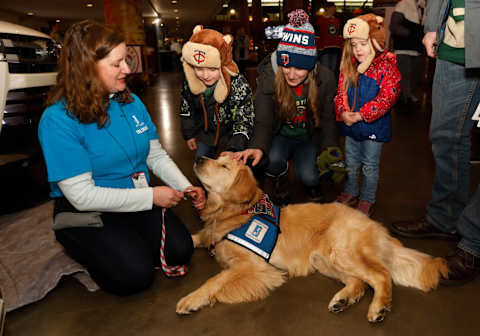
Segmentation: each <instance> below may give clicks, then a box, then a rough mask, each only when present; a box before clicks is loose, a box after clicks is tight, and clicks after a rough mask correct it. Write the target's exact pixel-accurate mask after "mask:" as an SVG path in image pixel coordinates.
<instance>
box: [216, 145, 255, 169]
mask: <svg viewBox="0 0 480 336" xmlns="http://www.w3.org/2000/svg"><path fill="white" fill-rule="evenodd" d="M222 154H223V153H222ZM232 154H233V159H234V160H237V161H242V162H243V164H247V161H248V159H252V166H253V167H255V166H256V165H257V164H258V163H259V162H260V160H261V159H262V157H263V152H262V150H261V149H258V148H249V149H245V150H243V151H241V152H235V153H232Z"/></svg>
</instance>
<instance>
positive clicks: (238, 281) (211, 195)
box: [177, 157, 447, 322]
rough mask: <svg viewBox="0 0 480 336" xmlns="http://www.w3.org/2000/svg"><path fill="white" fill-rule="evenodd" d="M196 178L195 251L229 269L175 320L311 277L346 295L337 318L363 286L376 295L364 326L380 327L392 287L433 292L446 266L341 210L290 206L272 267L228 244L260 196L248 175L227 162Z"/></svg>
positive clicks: (208, 166) (189, 299)
mask: <svg viewBox="0 0 480 336" xmlns="http://www.w3.org/2000/svg"><path fill="white" fill-rule="evenodd" d="M194 171H195V173H196V175H197V176H198V178H199V179H200V181H201V182H202V183H203V185H204V186H205V188H206V189H207V191H208V199H207V205H206V207H205V209H204V211H203V212H202V214H201V215H202V218H203V220H204V221H205V223H206V224H205V227H204V228H203V229H202V230H201V231H200V232H198V233H197V234H195V235H193V241H194V244H195V247H209V246H211V245H215V256H216V259H217V261H218V262H219V263H220V264H221V265H222V266H223V267H224V268H225V269H224V270H223V271H222V272H221V273H219V274H217V275H216V276H214V277H213V278H211V279H209V280H208V281H206V282H205V283H204V284H203V285H202V286H201V287H200V288H199V289H197V290H196V291H194V292H192V293H190V294H189V295H187V296H186V297H184V298H182V299H181V300H180V301H179V302H178V304H177V313H179V314H188V313H191V312H192V311H196V310H198V309H200V308H201V307H203V306H206V305H213V304H214V303H215V302H217V301H218V302H226V303H238V302H246V301H253V300H258V299H262V298H265V297H266V296H267V295H268V293H269V292H270V290H272V289H274V288H276V287H279V286H280V285H282V284H283V283H284V282H285V281H286V279H287V278H291V277H296V276H306V275H307V274H310V273H312V272H314V271H319V272H320V273H322V274H324V275H326V276H329V277H332V278H335V279H338V280H340V281H341V282H343V283H344V284H345V287H344V288H343V289H342V290H340V291H339V292H338V293H336V294H335V295H334V297H333V298H332V300H331V301H330V303H329V305H328V309H329V310H330V311H331V312H335V313H336V312H340V311H343V310H344V309H345V308H347V307H348V306H350V305H351V304H353V303H355V302H357V301H358V300H359V299H360V298H361V297H362V296H363V295H364V293H365V289H366V287H367V286H366V285H367V284H368V285H370V286H371V287H372V288H373V290H374V296H373V300H372V302H371V304H370V306H369V309H368V314H367V318H368V321H370V322H379V321H382V320H383V318H384V316H385V314H386V312H387V311H388V310H389V309H390V306H391V300H392V280H393V282H394V283H395V284H399V285H403V286H409V287H414V288H418V289H420V290H422V291H425V292H426V291H429V290H431V289H434V288H436V287H437V284H438V281H439V278H440V275H443V276H445V277H447V266H446V262H445V260H444V259H442V258H432V257H431V256H429V255H427V254H424V253H421V252H419V251H416V250H412V249H409V248H406V247H404V246H402V244H401V243H400V242H399V241H398V240H397V239H395V238H393V237H391V236H390V235H389V234H388V233H387V230H386V229H385V228H384V227H383V226H382V225H381V224H380V223H378V222H375V221H373V220H371V219H370V218H368V217H367V216H365V215H364V214H362V213H361V212H359V211H357V210H354V209H351V208H349V207H347V206H345V205H343V204H340V203H330V204H315V203H304V204H293V205H289V206H286V207H284V208H282V209H281V215H280V229H281V234H280V235H279V236H278V241H277V245H276V247H275V249H274V250H273V252H272V256H271V258H270V263H268V262H266V261H265V260H264V259H262V258H261V257H259V256H257V255H256V254H254V253H253V252H250V251H249V250H247V249H245V248H243V247H241V246H239V245H237V244H235V243H232V242H230V241H228V240H224V239H223V238H224V236H225V235H226V234H227V233H228V232H230V231H231V230H233V229H235V228H237V227H239V226H241V225H243V224H245V223H246V222H247V221H248V219H249V218H250V216H252V215H245V214H242V213H243V212H244V211H245V210H247V209H249V208H250V207H252V206H253V205H254V204H255V203H256V202H257V201H258V200H259V199H260V197H261V196H262V193H263V192H262V190H260V189H259V188H258V186H257V183H256V181H255V178H254V177H253V174H252V172H251V171H250V169H249V168H248V167H247V166H245V165H243V164H241V163H238V162H235V161H233V160H230V159H229V158H227V157H220V158H219V159H217V160H212V159H206V158H202V159H200V160H197V162H196V163H195V166H194Z"/></svg>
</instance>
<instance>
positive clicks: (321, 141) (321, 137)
mask: <svg viewBox="0 0 480 336" xmlns="http://www.w3.org/2000/svg"><path fill="white" fill-rule="evenodd" d="M276 59H277V58H276V55H275V52H273V53H272V54H269V55H268V56H267V57H265V58H264V59H263V60H262V62H260V64H259V65H258V67H257V72H258V77H257V90H256V93H255V98H254V100H253V102H254V106H255V125H254V130H253V134H252V138H251V139H250V141H249V144H248V147H249V148H259V149H261V150H262V151H263V153H264V157H265V156H267V155H268V153H269V151H270V147H271V145H272V139H273V137H274V136H275V135H277V134H278V133H279V131H280V127H281V121H280V120H279V119H278V118H277V113H276V103H275V92H274V80H275V73H276V71H278V70H279V69H278V66H277V64H276ZM312 71H315V75H316V76H315V78H316V82H315V84H316V85H317V89H318V96H317V99H318V103H317V106H318V111H314V112H315V113H317V114H318V116H319V119H320V127H319V128H315V127H314V121H313V118H312V117H311V116H310V118H308V117H307V128H308V129H309V134H310V136H311V139H312V140H313V141H314V142H315V143H316V144H317V146H318V152H319V153H320V152H321V151H323V150H324V149H326V148H327V147H334V146H337V147H338V146H339V135H338V126H337V123H336V121H335V112H334V105H333V98H334V96H335V94H336V90H337V82H336V80H335V76H334V74H333V72H332V71H331V70H330V69H328V68H327V67H324V66H322V65H320V63H317V64H316V66H315V68H314V69H313V70H312Z"/></svg>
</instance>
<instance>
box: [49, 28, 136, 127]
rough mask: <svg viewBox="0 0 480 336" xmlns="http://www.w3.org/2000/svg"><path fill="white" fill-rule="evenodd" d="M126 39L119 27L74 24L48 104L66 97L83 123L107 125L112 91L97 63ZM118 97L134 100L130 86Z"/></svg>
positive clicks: (68, 105)
mask: <svg viewBox="0 0 480 336" xmlns="http://www.w3.org/2000/svg"><path fill="white" fill-rule="evenodd" d="M123 42H124V38H123V37H122V36H121V35H120V34H119V33H118V32H117V31H115V30H114V29H112V28H110V27H108V26H106V25H104V24H101V23H98V22H95V21H92V20H84V21H81V22H78V23H75V24H73V25H72V26H71V27H70V28H69V29H68V30H67V31H66V33H65V38H64V43H63V45H62V50H61V53H60V61H59V70H58V75H57V84H56V85H55V86H53V87H52V89H51V90H50V92H49V94H48V99H47V105H52V104H55V103H56V102H58V101H60V100H64V101H65V105H66V109H67V110H68V111H69V113H71V114H73V115H74V116H75V117H76V118H77V119H78V120H79V121H80V122H81V123H83V124H89V123H93V122H96V123H97V124H98V126H100V127H101V126H103V125H105V123H106V122H107V120H108V114H107V109H108V104H109V100H108V95H109V94H110V93H109V92H108V90H107V89H106V88H105V86H104V85H103V83H102V81H101V80H100V77H99V76H98V71H97V67H96V64H97V62H98V61H100V60H101V59H103V58H105V57H106V56H107V55H108V54H109V53H110V51H112V49H114V48H115V47H117V46H118V45H119V44H121V43H123ZM115 99H116V100H117V101H119V102H121V103H128V102H131V101H133V99H132V97H131V94H130V91H129V90H128V89H126V90H124V91H122V92H119V93H117V94H116V98H115Z"/></svg>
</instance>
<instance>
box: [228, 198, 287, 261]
mask: <svg viewBox="0 0 480 336" xmlns="http://www.w3.org/2000/svg"><path fill="white" fill-rule="evenodd" d="M247 213H254V214H255V215H254V216H253V217H252V218H250V220H249V221H248V222H247V223H246V224H244V225H243V226H241V227H239V228H237V229H235V230H233V231H231V232H230V233H228V234H227V236H226V239H228V240H230V241H232V242H234V243H237V244H239V245H241V246H243V247H245V248H247V249H249V250H251V251H252V252H254V253H256V254H258V255H259V256H260V257H262V258H264V259H265V260H266V261H269V259H270V256H271V253H272V251H273V249H274V248H275V245H276V243H277V238H278V234H279V233H280V228H279V226H278V225H279V222H280V208H279V207H278V206H276V205H273V204H272V202H271V201H270V199H269V198H268V195H266V194H264V195H263V196H262V198H261V199H260V201H258V202H257V204H255V205H254V206H253V207H252V208H251V209H249V210H248V211H247Z"/></svg>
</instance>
